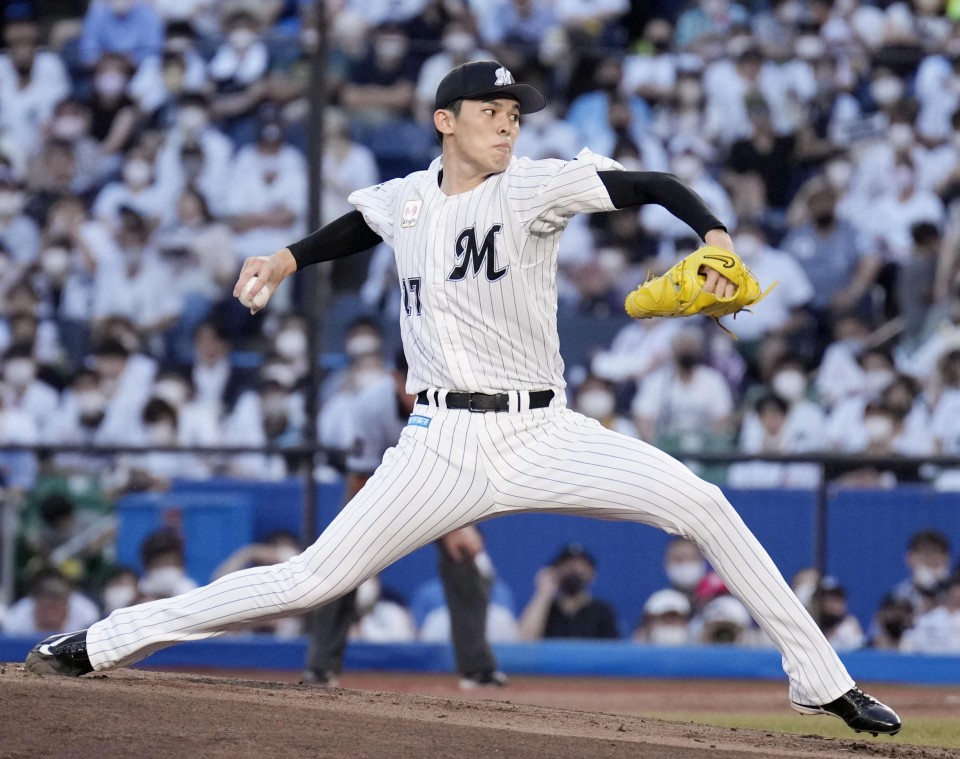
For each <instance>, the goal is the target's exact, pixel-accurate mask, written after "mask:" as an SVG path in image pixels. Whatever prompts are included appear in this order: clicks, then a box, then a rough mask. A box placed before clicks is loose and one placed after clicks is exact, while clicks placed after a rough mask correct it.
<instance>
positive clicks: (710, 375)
mask: <svg viewBox="0 0 960 759" xmlns="http://www.w3.org/2000/svg"><path fill="white" fill-rule="evenodd" d="M671 350H672V353H673V355H672V360H671V361H670V362H669V363H667V364H665V365H664V366H661V367H660V368H658V369H655V370H654V371H652V372H650V374H648V375H647V377H646V379H644V380H643V382H642V383H641V384H640V387H639V390H638V391H637V394H636V396H635V397H634V399H633V404H632V406H631V410H632V412H633V417H634V421H635V422H636V424H637V430H638V432H639V434H640V438H641V439H642V440H647V441H651V442H655V443H656V445H657V446H658V447H663V446H668V447H670V448H672V449H673V450H684V449H686V450H692V449H696V448H702V446H703V445H705V444H707V443H709V442H711V441H713V440H723V439H726V436H727V435H729V427H730V421H731V414H732V413H733V395H732V393H731V392H730V386H729V385H728V384H727V381H726V379H724V377H723V375H722V374H721V373H720V372H718V371H717V370H716V369H714V368H713V367H712V366H709V365H707V364H706V363H705V351H704V342H703V336H702V334H701V333H700V332H699V330H693V329H685V330H682V331H680V332H678V333H677V334H676V335H674V337H673V340H672V342H671Z"/></svg>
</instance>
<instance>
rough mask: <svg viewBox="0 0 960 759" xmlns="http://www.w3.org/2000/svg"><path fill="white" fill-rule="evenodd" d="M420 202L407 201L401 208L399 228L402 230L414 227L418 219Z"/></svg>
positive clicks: (421, 203) (421, 202)
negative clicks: (401, 214)
mask: <svg viewBox="0 0 960 759" xmlns="http://www.w3.org/2000/svg"><path fill="white" fill-rule="evenodd" d="M422 205H423V201H422V200H408V201H407V202H406V203H405V204H404V206H403V216H402V217H401V219H400V226H401V228H403V229H407V228H409V227H413V226H416V224H417V219H418V218H419V217H420V206H422Z"/></svg>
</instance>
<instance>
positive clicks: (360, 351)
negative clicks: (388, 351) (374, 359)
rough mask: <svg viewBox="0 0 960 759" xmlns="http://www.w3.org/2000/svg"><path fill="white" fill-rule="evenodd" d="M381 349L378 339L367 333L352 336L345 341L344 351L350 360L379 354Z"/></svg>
mask: <svg viewBox="0 0 960 759" xmlns="http://www.w3.org/2000/svg"><path fill="white" fill-rule="evenodd" d="M382 348H383V345H382V343H381V342H380V338H379V337H377V336H376V335H371V334H369V333H365V334H361V335H354V336H353V337H351V338H350V339H349V340H347V342H346V345H345V346H344V349H345V350H346V351H347V355H348V356H350V358H356V357H357V356H366V355H368V354H370V353H379V352H380V351H381V350H382Z"/></svg>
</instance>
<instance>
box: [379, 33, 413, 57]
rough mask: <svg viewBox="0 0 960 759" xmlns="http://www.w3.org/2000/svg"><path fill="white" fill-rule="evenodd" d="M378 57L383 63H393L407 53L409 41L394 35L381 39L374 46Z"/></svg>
mask: <svg viewBox="0 0 960 759" xmlns="http://www.w3.org/2000/svg"><path fill="white" fill-rule="evenodd" d="M374 47H375V51H376V56H377V58H379V59H380V60H382V61H387V62H393V61H395V60H397V59H398V58H401V57H402V56H403V54H404V53H405V52H406V51H407V41H406V40H405V39H404V38H403V37H397V36H394V35H390V36H385V37H381V38H380V39H378V40H377V41H376V43H375V45H374Z"/></svg>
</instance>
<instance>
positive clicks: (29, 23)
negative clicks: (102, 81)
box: [0, 6, 70, 157]
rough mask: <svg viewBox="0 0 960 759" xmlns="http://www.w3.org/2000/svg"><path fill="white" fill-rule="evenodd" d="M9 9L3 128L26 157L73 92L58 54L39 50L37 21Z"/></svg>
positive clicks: (2, 70)
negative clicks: (53, 115) (15, 13)
mask: <svg viewBox="0 0 960 759" xmlns="http://www.w3.org/2000/svg"><path fill="white" fill-rule="evenodd" d="M8 9H9V10H8V12H7V17H6V23H5V25H4V29H3V41H4V44H5V51H4V52H3V53H2V54H0V102H2V103H3V109H2V110H0V129H2V130H4V131H6V132H7V136H8V138H9V139H11V140H12V141H13V143H14V144H15V145H16V147H17V151H18V152H19V153H20V155H21V156H23V157H26V156H29V155H31V154H32V153H33V152H34V151H35V150H36V149H37V148H38V147H39V146H40V138H41V136H42V134H43V130H44V128H45V127H46V125H47V123H48V121H49V119H50V116H51V113H52V112H53V109H54V106H55V105H56V104H57V103H58V102H60V101H61V100H62V99H63V98H65V97H67V95H69V94H70V78H69V76H68V75H67V70H66V67H65V66H64V65H63V62H62V61H61V60H60V56H59V55H57V54H56V53H54V52H51V51H48V50H41V49H40V28H39V25H38V24H37V22H36V20H34V19H33V18H32V17H31V16H29V15H27V16H22V17H17V16H16V15H14V8H13V7H11V6H8Z"/></svg>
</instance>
